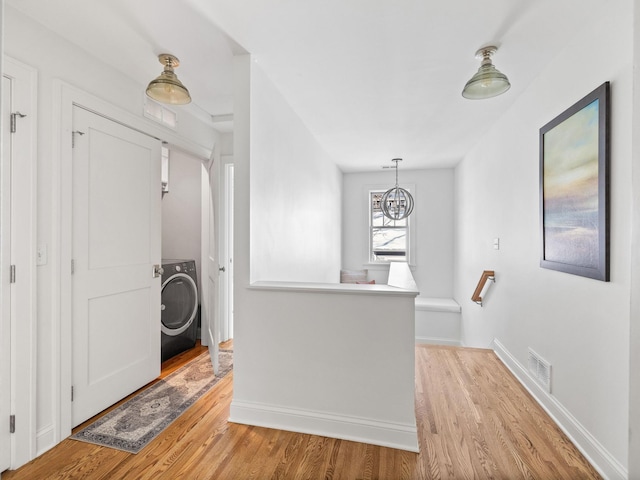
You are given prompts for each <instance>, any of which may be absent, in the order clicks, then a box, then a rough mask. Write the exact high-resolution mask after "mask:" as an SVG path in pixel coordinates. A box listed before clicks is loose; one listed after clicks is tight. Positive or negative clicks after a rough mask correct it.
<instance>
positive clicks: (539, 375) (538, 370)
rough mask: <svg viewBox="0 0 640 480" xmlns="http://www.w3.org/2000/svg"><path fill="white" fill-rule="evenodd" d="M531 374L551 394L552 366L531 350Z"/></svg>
mask: <svg viewBox="0 0 640 480" xmlns="http://www.w3.org/2000/svg"><path fill="white" fill-rule="evenodd" d="M529 373H530V374H531V375H532V376H533V378H534V379H535V380H536V381H537V382H538V383H539V384H540V386H541V387H542V388H544V389H545V391H547V392H548V393H551V364H550V363H549V362H547V361H546V360H544V359H543V358H542V357H541V356H540V355H538V354H537V353H536V352H534V351H533V350H531V349H529Z"/></svg>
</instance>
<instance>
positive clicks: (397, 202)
mask: <svg viewBox="0 0 640 480" xmlns="http://www.w3.org/2000/svg"><path fill="white" fill-rule="evenodd" d="M401 161H402V159H401V158H394V159H393V160H392V162H395V163H396V167H395V168H396V186H395V187H393V188H390V189H389V190H387V191H386V192H384V193H383V194H382V198H381V199H380V210H382V214H383V215H384V216H385V217H387V218H388V219H390V220H402V219H404V218H407V217H408V216H409V215H411V212H412V211H413V197H412V196H411V194H410V193H409V192H408V191H407V190H405V189H404V188H400V187H399V186H398V162H401Z"/></svg>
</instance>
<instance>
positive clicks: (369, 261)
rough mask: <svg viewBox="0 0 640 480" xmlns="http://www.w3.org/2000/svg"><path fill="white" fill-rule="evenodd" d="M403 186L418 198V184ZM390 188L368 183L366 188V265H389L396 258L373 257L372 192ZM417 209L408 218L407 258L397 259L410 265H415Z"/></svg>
mask: <svg viewBox="0 0 640 480" xmlns="http://www.w3.org/2000/svg"><path fill="white" fill-rule="evenodd" d="M400 186H401V187H402V188H404V189H405V190H407V191H408V192H409V193H411V195H413V197H414V200H415V199H416V193H415V192H416V186H415V185H413V184H409V185H400ZM389 188H390V185H368V186H367V187H366V188H365V194H366V196H365V201H366V208H365V209H363V211H364V212H365V213H366V218H365V225H366V237H367V248H366V253H367V258H366V262H365V263H366V265H368V266H373V267H375V266H385V265H386V266H388V265H390V264H391V263H393V262H394V261H396V260H375V259H374V258H373V235H372V232H373V226H372V225H371V219H372V215H371V194H372V193H374V192H385V191H387V190H388V189H389ZM415 224H416V211H415V209H414V211H413V213H411V215H410V216H409V218H407V237H406V238H407V248H406V252H407V254H406V259H405V260H397V261H406V262H407V263H408V264H409V265H410V266H413V264H414V262H415V249H414V245H415V231H416V226H415Z"/></svg>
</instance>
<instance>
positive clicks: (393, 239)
mask: <svg viewBox="0 0 640 480" xmlns="http://www.w3.org/2000/svg"><path fill="white" fill-rule="evenodd" d="M371 240H372V243H371V247H372V256H373V260H377V261H406V259H407V229H406V228H376V227H374V228H372V229H371Z"/></svg>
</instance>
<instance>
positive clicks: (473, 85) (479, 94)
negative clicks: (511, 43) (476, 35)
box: [462, 47, 511, 100]
mask: <svg viewBox="0 0 640 480" xmlns="http://www.w3.org/2000/svg"><path fill="white" fill-rule="evenodd" d="M496 51H497V48H496V47H484V48H481V49H480V50H478V51H477V52H476V57H477V58H482V64H481V65H480V68H479V69H478V71H477V72H476V74H475V75H474V76H473V77H471V80H469V81H468V82H467V84H466V85H465V86H464V89H463V90H462V96H463V97H464V98H469V99H471V100H478V99H483V98H491V97H495V96H497V95H500V94H502V93H504V92H506V91H507V90H509V88H510V87H511V84H510V83H509V79H508V78H507V76H506V75H505V74H504V73H502V72H500V71H499V70H498V69H497V68H496V67H494V66H493V63H491V56H492V55H493V54H494V53H495V52H496Z"/></svg>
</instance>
